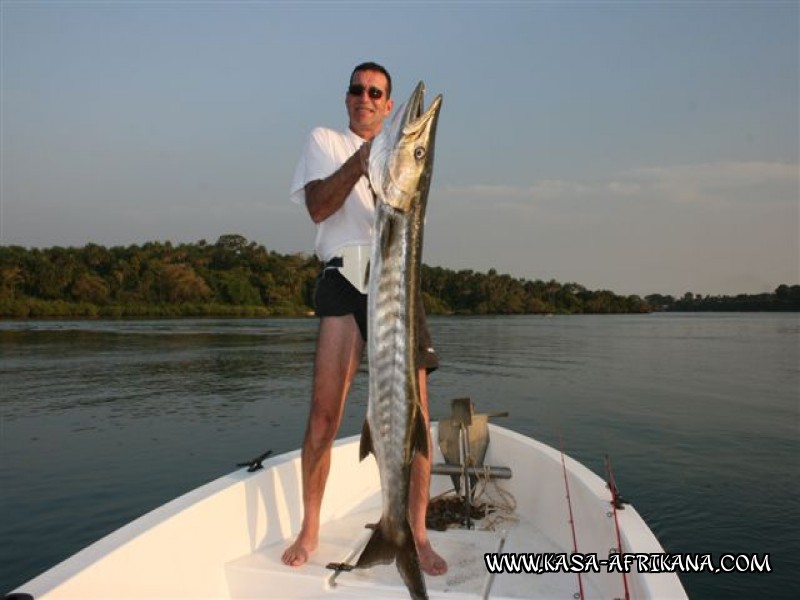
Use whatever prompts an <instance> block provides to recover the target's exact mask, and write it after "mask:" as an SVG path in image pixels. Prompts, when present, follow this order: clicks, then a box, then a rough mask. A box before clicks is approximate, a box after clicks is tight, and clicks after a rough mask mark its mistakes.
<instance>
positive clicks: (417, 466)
mask: <svg viewBox="0 0 800 600" xmlns="http://www.w3.org/2000/svg"><path fill="white" fill-rule="evenodd" d="M427 384H428V376H427V373H426V372H425V369H420V370H419V392H420V393H419V395H420V401H421V403H422V413H423V415H424V416H425V425H426V427H425V431H426V432H427V435H428V450H429V455H428V456H427V457H426V456H425V455H423V454H422V453H421V452H418V453H417V454H416V455H415V456H414V462H413V463H412V464H411V488H410V490H409V507H408V513H409V522H410V523H411V531H412V533H413V534H414V542H415V543H416V546H417V554H419V565H420V568H421V569H422V570H423V571H424V572H425V573H427V574H428V575H442V574H444V573H446V572H447V562H446V561H445V560H444V559H443V558H442V557H441V556H439V555H438V554H437V553H436V552H435V551H434V550H433V547H432V546H431V543H430V540H428V530H427V528H426V527H425V514H426V513H427V512H428V500H429V499H430V487H431V462H432V461H431V459H432V458H433V445H432V444H433V442H432V440H431V432H430V415H429V412H428V385H427Z"/></svg>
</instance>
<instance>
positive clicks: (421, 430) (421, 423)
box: [412, 410, 430, 458]
mask: <svg viewBox="0 0 800 600" xmlns="http://www.w3.org/2000/svg"><path fill="white" fill-rule="evenodd" d="M412 446H413V448H414V450H415V451H416V452H421V453H422V454H423V455H424V456H425V457H426V458H428V457H430V448H428V426H427V425H426V424H425V417H424V416H422V411H421V410H417V415H416V416H415V417H414V439H413V440H412Z"/></svg>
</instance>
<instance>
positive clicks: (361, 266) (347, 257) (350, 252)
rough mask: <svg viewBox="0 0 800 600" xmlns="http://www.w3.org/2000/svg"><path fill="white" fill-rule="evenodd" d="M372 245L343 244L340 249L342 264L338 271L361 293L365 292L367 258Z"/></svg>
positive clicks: (367, 282) (366, 284)
mask: <svg viewBox="0 0 800 600" xmlns="http://www.w3.org/2000/svg"><path fill="white" fill-rule="evenodd" d="M371 252H372V246H345V247H344V248H342V249H341V253H342V266H341V267H340V268H339V271H340V272H341V274H342V275H344V276H345V278H346V279H347V281H349V282H350V283H352V284H353V287H355V288H356V289H357V290H358V291H359V292H361V293H362V294H366V293H367V288H368V287H369V280H368V279H367V273H368V270H369V258H370V254H371Z"/></svg>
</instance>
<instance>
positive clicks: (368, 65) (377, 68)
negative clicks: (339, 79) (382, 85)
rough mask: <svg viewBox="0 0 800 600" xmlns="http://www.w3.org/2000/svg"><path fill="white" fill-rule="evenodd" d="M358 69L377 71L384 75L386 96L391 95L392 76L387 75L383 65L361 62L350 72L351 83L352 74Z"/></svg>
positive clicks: (351, 81) (387, 72)
mask: <svg viewBox="0 0 800 600" xmlns="http://www.w3.org/2000/svg"><path fill="white" fill-rule="evenodd" d="M359 71H377V72H378V73H382V74H383V76H384V77H386V97H387V98H391V97H392V76H391V75H389V71H387V70H386V68H385V67H383V66H381V65H379V64H378V63H375V62H365V63H361V64H360V65H358V66H356V68H355V69H353V72H352V73H350V83H353V76H354V75H355V74H356V73H358V72H359Z"/></svg>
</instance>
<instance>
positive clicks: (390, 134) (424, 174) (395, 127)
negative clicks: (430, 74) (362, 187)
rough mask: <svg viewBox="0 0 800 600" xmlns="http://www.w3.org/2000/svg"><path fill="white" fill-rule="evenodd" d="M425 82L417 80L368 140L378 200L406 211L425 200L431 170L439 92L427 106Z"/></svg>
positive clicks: (372, 183) (371, 182) (370, 162)
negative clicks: (386, 123) (379, 130)
mask: <svg viewBox="0 0 800 600" xmlns="http://www.w3.org/2000/svg"><path fill="white" fill-rule="evenodd" d="M424 104H425V84H424V83H423V82H421V81H420V82H419V83H418V84H417V87H416V88H414V91H413V92H412V94H411V97H410V98H409V100H408V102H406V103H405V104H404V105H403V106H402V107H401V108H400V109H399V110H398V111H397V112H396V113H395V116H394V118H393V119H392V122H391V124H390V125H389V127H384V128H383V129H382V130H381V132H380V133H379V134H378V135H377V136H376V137H375V139H374V140H373V141H372V148H371V150H370V160H369V178H370V184H371V185H372V189H373V190H374V192H375V195H376V196H377V198H378V200H380V201H382V202H384V203H386V204H388V205H389V206H391V207H392V208H393V209H395V210H398V211H401V212H404V213H405V212H408V211H410V210H412V209H413V208H414V207H415V205H416V204H418V203H421V202H425V200H426V198H427V193H428V188H429V186H430V178H431V173H432V171H433V169H432V166H433V149H434V145H435V141H436V125H437V123H438V120H439V111H440V109H441V107H442V95H441V94H439V95H438V96H436V98H434V99H433V102H431V104H430V106H429V107H428V109H427V110H425V107H424Z"/></svg>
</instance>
